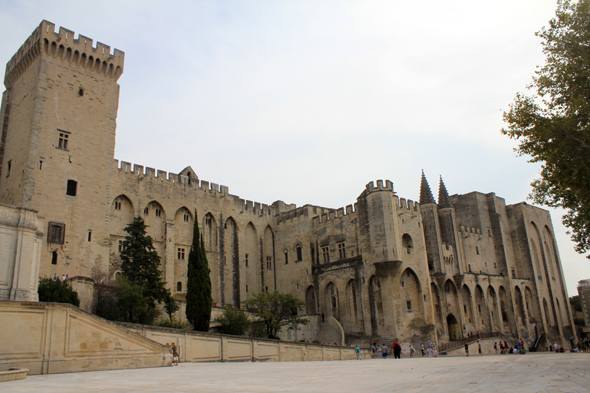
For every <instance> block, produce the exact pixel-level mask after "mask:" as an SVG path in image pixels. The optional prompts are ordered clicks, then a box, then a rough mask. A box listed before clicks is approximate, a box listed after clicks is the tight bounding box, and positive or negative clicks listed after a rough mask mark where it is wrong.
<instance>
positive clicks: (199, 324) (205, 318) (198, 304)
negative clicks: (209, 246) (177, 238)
mask: <svg viewBox="0 0 590 393" xmlns="http://www.w3.org/2000/svg"><path fill="white" fill-rule="evenodd" d="M209 273H210V272H209V263H208V262H207V254H206V253H205V242H204V241H203V236H202V235H201V234H200V233H199V220H198V219H197V211H196V210H195V224H194V227H193V244H192V245H191V251H190V253H189V254H188V274H187V276H188V277H187V283H186V319H187V320H188V321H189V322H190V323H192V324H193V327H194V329H195V330H196V331H200V332H206V331H208V330H209V321H210V319H211V302H212V298H211V278H210V276H209Z"/></svg>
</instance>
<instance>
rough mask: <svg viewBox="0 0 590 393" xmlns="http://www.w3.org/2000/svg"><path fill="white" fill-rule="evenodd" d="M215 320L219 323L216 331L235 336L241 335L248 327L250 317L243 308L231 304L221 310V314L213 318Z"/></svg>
mask: <svg viewBox="0 0 590 393" xmlns="http://www.w3.org/2000/svg"><path fill="white" fill-rule="evenodd" d="M215 322H217V323H219V326H218V327H217V332H219V333H222V334H233V335H235V336H243V335H244V334H246V332H247V331H248V328H249V327H250V319H248V315H247V314H246V313H245V312H244V310H242V309H240V308H235V307H231V306H230V307H227V308H226V309H225V310H223V314H222V315H220V316H219V317H217V318H215Z"/></svg>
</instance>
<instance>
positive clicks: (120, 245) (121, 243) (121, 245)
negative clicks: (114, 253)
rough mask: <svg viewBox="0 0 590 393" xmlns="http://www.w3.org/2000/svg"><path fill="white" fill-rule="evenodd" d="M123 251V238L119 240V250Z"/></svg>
mask: <svg viewBox="0 0 590 393" xmlns="http://www.w3.org/2000/svg"><path fill="white" fill-rule="evenodd" d="M123 251H125V243H123V240H119V252H123Z"/></svg>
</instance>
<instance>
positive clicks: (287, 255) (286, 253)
mask: <svg viewBox="0 0 590 393" xmlns="http://www.w3.org/2000/svg"><path fill="white" fill-rule="evenodd" d="M288 264H289V253H288V252H287V251H285V265H288Z"/></svg>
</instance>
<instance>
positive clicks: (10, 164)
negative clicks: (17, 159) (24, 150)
mask: <svg viewBox="0 0 590 393" xmlns="http://www.w3.org/2000/svg"><path fill="white" fill-rule="evenodd" d="M6 166H7V168H6V177H9V176H10V169H12V160H9V161H8V162H7V163H6Z"/></svg>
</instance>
